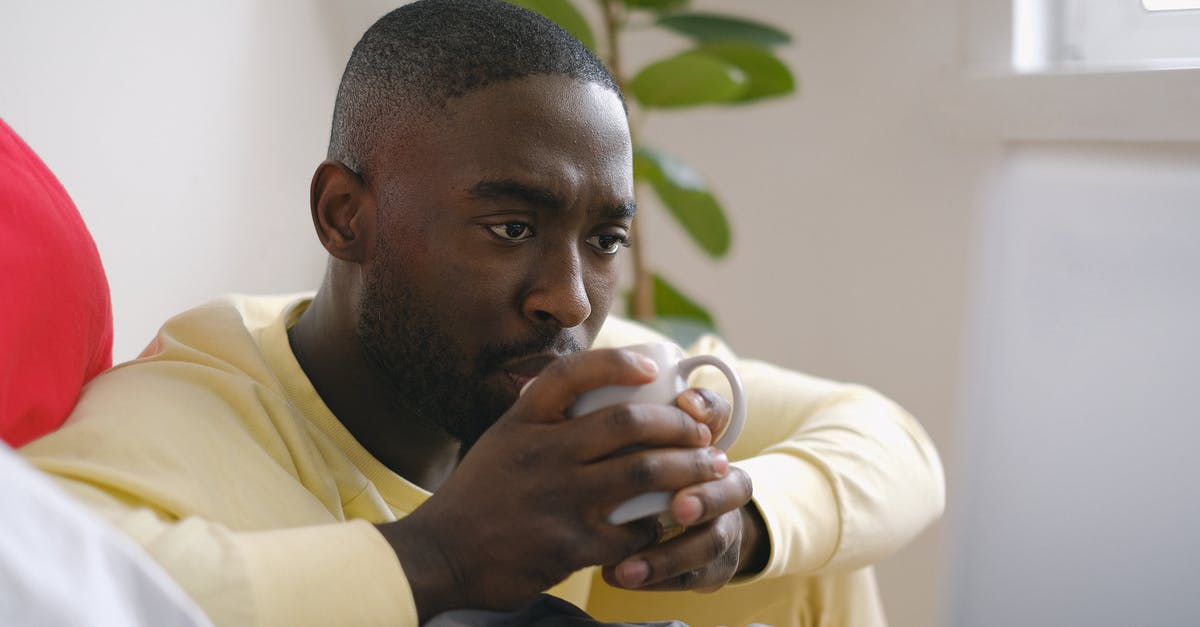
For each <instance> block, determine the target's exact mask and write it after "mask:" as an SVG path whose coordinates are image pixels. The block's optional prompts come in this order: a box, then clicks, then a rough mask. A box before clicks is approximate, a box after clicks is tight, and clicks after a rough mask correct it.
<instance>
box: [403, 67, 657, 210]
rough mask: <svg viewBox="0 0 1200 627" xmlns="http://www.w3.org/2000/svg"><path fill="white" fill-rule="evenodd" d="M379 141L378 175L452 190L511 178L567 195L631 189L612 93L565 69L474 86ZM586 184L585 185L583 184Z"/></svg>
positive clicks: (628, 155) (621, 115)
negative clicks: (393, 137)
mask: <svg viewBox="0 0 1200 627" xmlns="http://www.w3.org/2000/svg"><path fill="white" fill-rule="evenodd" d="M411 131H412V132H410V133H405V134H404V135H405V136H404V137H403V139H398V141H396V142H395V143H394V144H393V145H391V146H387V147H385V148H384V150H383V152H384V153H385V156H384V159H383V160H382V162H381V165H383V166H384V170H385V171H384V172H382V174H383V175H384V176H385V177H389V178H390V177H400V178H403V179H408V182H409V183H412V182H413V178H414V177H420V179H421V180H422V181H424V182H427V183H433V182H434V181H437V182H440V183H442V184H444V185H448V186H450V187H452V188H456V189H458V190H460V191H461V190H464V189H468V188H470V187H472V186H474V185H475V184H476V183H478V182H479V181H480V180H489V179H493V180H503V179H518V180H522V181H526V182H529V183H531V184H536V185H539V186H542V187H546V188H548V189H553V190H554V191H556V192H558V193H563V194H565V195H572V194H576V193H582V192H585V191H586V192H588V193H596V192H601V191H603V192H604V193H607V194H610V195H620V196H632V193H633V176H632V148H631V143H630V139H629V126H628V122H627V119H626V116H625V110H624V107H623V106H622V104H621V101H620V99H619V98H618V97H617V95H616V94H615V93H613V92H612V91H610V90H609V89H607V88H605V87H602V86H600V85H598V84H595V83H585V82H580V81H577V80H574V79H572V78H570V77H566V76H531V77H525V78H521V79H515V80H511V81H505V82H501V83H497V84H493V85H489V86H487V87H484V88H481V89H477V90H475V91H473V92H470V93H468V94H466V95H465V96H462V97H459V98H455V99H452V100H450V101H448V102H447V103H446V106H445V109H444V110H442V111H439V112H438V114H437V115H435V116H433V118H432V119H430V120H428V121H427V122H425V123H423V124H420V125H418V127H417V128H414V129H411ZM585 188H586V189H585Z"/></svg>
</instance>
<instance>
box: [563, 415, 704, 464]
mask: <svg viewBox="0 0 1200 627" xmlns="http://www.w3.org/2000/svg"><path fill="white" fill-rule="evenodd" d="M575 421H576V423H577V424H576V428H575V430H573V431H572V432H571V439H570V441H569V442H568V443H567V444H568V446H570V447H572V450H574V452H575V454H576V456H577V459H579V460H581V461H585V462H592V461H597V460H600V459H602V458H605V457H608V456H611V455H613V454H614V453H616V452H618V451H621V450H622V449H626V448H628V447H631V446H639V447H670V448H704V447H707V446H708V445H709V444H711V443H712V432H711V431H710V430H709V428H708V426H707V425H704V424H702V423H700V422H697V421H696V420H694V419H693V418H692V417H691V416H689V415H688V414H686V413H684V412H683V411H680V410H679V409H678V408H677V407H672V406H670V405H655V404H646V403H633V404H621V405H613V406H610V407H605V408H603V409H599V410H597V411H594V412H592V413H590V414H587V415H584V416H580V417H578V418H576V419H575Z"/></svg>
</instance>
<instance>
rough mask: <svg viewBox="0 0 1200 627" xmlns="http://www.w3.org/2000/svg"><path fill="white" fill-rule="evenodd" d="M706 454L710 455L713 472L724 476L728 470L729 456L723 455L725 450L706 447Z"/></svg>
mask: <svg viewBox="0 0 1200 627" xmlns="http://www.w3.org/2000/svg"><path fill="white" fill-rule="evenodd" d="M708 454H709V455H712V467H713V472H715V473H717V476H718V477H724V476H725V474H726V473H728V472H729V457H727V456H726V455H725V451H722V450H721V449H719V448H716V447H713V448H710V449H708Z"/></svg>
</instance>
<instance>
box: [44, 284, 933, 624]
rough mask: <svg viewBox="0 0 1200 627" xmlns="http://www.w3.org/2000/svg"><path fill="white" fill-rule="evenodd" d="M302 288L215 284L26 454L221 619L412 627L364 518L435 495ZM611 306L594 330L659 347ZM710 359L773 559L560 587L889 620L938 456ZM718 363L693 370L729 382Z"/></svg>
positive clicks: (903, 421)
mask: <svg viewBox="0 0 1200 627" xmlns="http://www.w3.org/2000/svg"><path fill="white" fill-rule="evenodd" d="M309 298H310V296H308V295H298V296H285V297H245V296H236V297H228V298H225V299H221V300H219V301H216V302H213V303H210V304H208V305H205V306H202V307H198V308H196V309H193V310H190V311H187V312H185V313H183V314H180V315H179V316H176V317H175V318H173V319H171V320H169V321H168V322H167V323H166V324H165V325H164V326H163V328H162V330H161V331H160V332H159V334H158V336H157V337H156V338H155V340H154V342H153V343H152V344H151V345H150V346H149V347H148V348H147V349H146V351H145V352H144V353H143V356H142V357H141V358H139V359H137V360H135V361H132V362H129V363H126V364H123V365H120V366H118V367H116V368H114V369H112V370H111V371H109V372H107V373H105V374H103V375H101V376H100V377H98V378H97V379H95V380H94V381H93V382H92V383H91V384H89V385H88V386H87V387H86V388H85V390H84V393H83V396H82V398H81V399H80V402H79V405H78V406H77V407H76V409H75V411H74V413H73V414H72V416H71V417H70V419H69V420H68V422H67V424H66V425H65V426H64V427H63V428H62V429H60V430H59V431H57V432H54V433H52V434H50V435H49V436H47V437H45V438H43V439H41V440H38V441H36V442H33V443H31V444H30V445H28V446H26V447H25V448H24V449H22V454H23V455H25V456H26V457H27V458H28V459H29V460H30V461H32V462H33V463H34V464H35V465H37V466H38V467H39V468H41V469H42V470H44V471H46V472H48V473H50V474H52V475H54V476H55V477H56V478H58V479H59V480H60V482H61V483H62V484H63V485H64V486H65V487H66V488H67V489H68V490H69V491H71V492H72V493H73V494H75V495H77V496H78V497H80V498H81V499H82V500H83V501H84V502H86V503H87V504H88V505H90V506H91V507H92V508H94V509H95V510H96V511H97V512H98V513H100V515H102V516H103V517H104V518H106V519H108V520H109V521H111V522H112V523H113V524H115V525H116V526H118V527H119V528H121V529H123V530H124V531H125V532H127V533H128V534H129V535H130V536H132V537H133V538H134V539H135V540H136V541H138V542H139V543H140V544H141V545H142V546H143V547H145V548H146V550H147V551H148V552H149V553H150V555H151V556H153V557H154V558H155V559H156V560H157V561H158V562H159V563H160V564H161V565H162V566H163V567H164V568H165V569H166V570H167V571H168V572H169V573H170V574H171V575H172V576H173V577H174V578H175V579H176V580H177V581H178V582H179V583H180V584H181V585H182V586H183V587H184V589H186V590H187V591H188V592H189V593H190V594H191V595H192V597H193V598H194V599H195V600H196V601H197V602H198V603H199V604H200V605H201V607H203V608H204V610H205V611H206V612H207V613H208V615H209V617H210V618H211V619H212V620H213V622H214V623H216V624H217V625H264V626H265V625H286V626H289V627H300V626H304V625H314V626H326V625H401V626H407V625H415V624H416V623H417V613H416V609H415V607H414V604H413V599H412V594H411V592H410V590H409V587H408V583H407V579H406V578H405V575H404V571H403V569H402V568H401V566H400V563H399V561H398V560H397V559H396V556H395V554H394V553H393V551H392V550H391V547H390V546H389V545H388V543H387V542H386V541H385V540H384V539H383V537H382V536H381V535H380V534H379V533H378V532H377V531H376V529H375V528H374V527H373V526H372V523H382V522H386V521H391V520H395V519H396V518H398V517H402V516H404V515H406V514H407V513H409V512H411V511H413V510H414V509H415V508H416V507H418V506H419V505H420V504H421V503H422V501H423V500H424V499H425V498H426V497H427V496H428V493H427V492H426V491H424V490H422V489H421V488H419V487H417V486H416V485H414V484H412V483H409V482H408V481H406V480H404V479H403V478H401V477H400V476H399V475H397V474H395V473H393V472H392V471H390V470H388V469H387V468H386V467H385V466H383V465H382V464H381V463H380V462H379V461H377V460H376V459H374V458H373V457H372V456H371V455H370V454H369V453H368V452H367V451H366V450H365V449H364V448H363V447H362V446H361V445H360V444H359V443H358V442H357V441H355V440H354V438H353V437H352V436H351V435H350V433H349V432H348V431H347V430H346V429H345V428H344V427H343V426H342V425H341V423H339V422H338V420H337V418H336V417H335V416H334V415H333V414H332V413H331V412H330V411H329V409H328V408H327V407H326V406H325V404H324V403H323V402H322V401H321V398H320V396H318V395H317V392H316V390H315V389H313V387H312V384H311V383H310V382H309V380H308V378H307V377H306V376H305V374H304V372H303V370H302V369H301V368H300V365H299V363H297V361H296V359H295V357H294V356H293V355H292V352H291V349H290V347H289V345H288V340H287V328H288V326H290V325H291V324H293V323H295V321H296V320H297V319H298V317H299V315H300V313H301V312H303V310H304V308H305V307H306V306H307V304H308V302H309ZM661 339H662V338H661V337H660V336H658V335H656V334H654V333H653V332H652V331H650V330H648V329H645V328H643V327H640V326H638V325H635V324H633V323H630V322H626V321H622V320H619V319H615V318H610V319H609V321H608V322H607V323H606V325H605V327H604V329H603V331H602V332H601V334H600V338H599V339H598V340H597V343H596V346H597V347H602V346H620V345H627V344H635V343H642V342H647V341H658V340H661ZM691 352H693V353H695V352H705V353H715V354H717V355H719V356H721V357H723V358H724V359H726V360H727V361H729V363H731V364H734V367H735V368H736V369H737V370H738V371H739V374H740V376H741V378H742V381H743V384H744V386H745V389H746V396H747V401H748V412H747V423H746V428H745V431H744V432H743V434H742V436H741V438H740V439H739V440H738V442H737V444H736V445H735V446H734V447H733V448H732V450H731V451H730V458H731V459H732V460H734V462H735V464H736V465H738V466H739V467H741V468H743V469H745V470H746V471H747V472H749V473H750V475H751V477H752V479H753V481H754V500H755V503H756V505H757V506H758V507H759V509H760V510H761V511H762V513H763V516H764V518H765V520H766V523H767V527H768V530H769V534H770V542H771V554H770V559H769V562H768V564H767V567H766V569H765V570H764V572H762V573H761V574H759V575H756V576H754V577H752V578H747V579H744V580H741V581H737V582H735V583H733V584H731V585H728V586H726V587H725V588H723V589H722V590H721V591H719V592H717V593H714V594H707V595H704V594H697V593H691V592H683V593H652V592H631V591H623V590H618V589H614V588H612V587H610V586H608V585H606V584H605V583H604V582H603V581H602V580H601V579H600V578H599V575H598V573H596V572H593V571H594V570H595V569H588V570H586V571H581V572H579V573H576V574H574V575H572V576H571V577H570V578H568V579H567V580H566V581H564V582H563V583H562V584H560V585H558V586H556V587H555V588H554V589H553V590H552V592H554V593H555V594H558V595H560V596H562V597H564V598H566V599H567V600H569V601H572V602H573V603H575V604H576V605H579V606H581V607H584V608H585V609H587V610H588V611H589V612H590V613H592V614H593V615H595V616H597V617H598V618H600V619H603V620H625V621H644V620H661V619H665V618H675V619H680V620H683V621H685V622H687V623H689V624H692V625H694V626H696V627H703V626H706V625H731V626H733V625H745V624H748V623H750V622H760V623H768V624H772V625H776V626H778V627H783V626H787V625H854V626H867V627H870V626H874V625H883V624H884V622H885V621H884V618H883V614H882V609H881V607H880V603H879V598H878V593H877V591H876V588H875V579H874V575H873V573H872V571H871V569H870V565H871V564H872V563H874V562H876V561H878V560H880V559H881V558H883V557H885V556H887V555H888V554H890V553H891V552H892V551H894V550H896V549H897V548H899V547H900V546H902V545H903V544H904V543H906V542H907V541H908V540H910V539H911V538H912V537H913V536H914V535H916V534H917V533H918V532H919V531H920V530H921V529H922V528H924V527H925V526H926V525H927V524H928V523H929V522H930V521H932V520H933V519H935V518H936V517H937V516H939V515H940V514H941V511H942V508H943V499H944V486H943V483H944V480H943V475H942V468H941V464H940V461H939V460H938V456H937V453H936V451H935V450H934V447H933V445H932V443H931V442H930V440H929V438H928V436H927V435H926V434H925V433H924V431H923V430H922V429H921V427H920V426H919V425H918V423H917V422H916V421H915V420H914V419H913V418H912V417H910V416H909V415H908V414H906V413H905V412H904V411H903V410H902V409H900V408H899V407H897V406H896V405H895V404H893V403H892V402H890V401H888V400H887V399H885V398H883V397H881V396H880V395H878V394H876V393H875V392H873V391H871V390H869V389H866V388H863V387H858V386H851V385H843V384H838V383H833V382H829V381H825V380H821V379H816V378H813V377H809V376H806V375H803V374H799V373H795V372H789V371H786V370H782V369H779V368H776V367H773V366H770V365H767V364H764V363H761V362H755V361H749V360H738V359H737V358H736V357H735V356H734V355H733V354H732V353H731V352H730V351H729V349H728V348H727V347H725V346H724V345H723V344H722V343H720V342H719V341H718V340H716V339H715V338H711V337H706V338H703V339H701V340H700V341H699V342H697V344H696V345H695V346H693V347H692V349H691ZM710 370H712V369H708V368H705V369H701V370H700V371H698V372H697V373H696V374H695V375H694V376H693V380H692V382H691V383H692V384H693V385H701V386H705V387H710V388H712V389H714V390H716V391H718V392H720V393H722V394H728V389H727V388H728V384H727V383H726V382H725V380H724V378H723V377H722V376H721V375H720V374H718V373H715V372H709V371H710Z"/></svg>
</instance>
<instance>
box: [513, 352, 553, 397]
mask: <svg viewBox="0 0 1200 627" xmlns="http://www.w3.org/2000/svg"><path fill="white" fill-rule="evenodd" d="M559 357H561V355H556V354H552V353H541V354H537V355H530V356H528V357H522V358H519V359H515V360H513V361H510V362H508V363H506V364H504V365H503V366H502V368H503V370H504V374H505V375H507V376H508V378H509V380H510V381H512V383H513V386H514V387H516V389H517V391H520V390H521V389H522V388H524V387H525V385H526V384H528V383H529V382H530V381H532V380H533V378H534V377H536V376H538V375H539V374H541V372H542V370H544V369H545V368H546V366H548V365H550V362H552V361H554V360H555V359H558V358H559Z"/></svg>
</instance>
